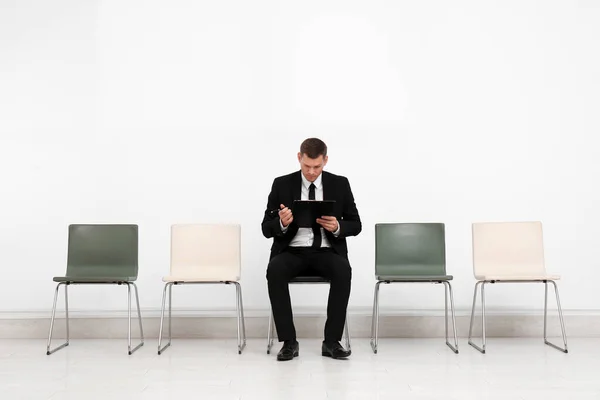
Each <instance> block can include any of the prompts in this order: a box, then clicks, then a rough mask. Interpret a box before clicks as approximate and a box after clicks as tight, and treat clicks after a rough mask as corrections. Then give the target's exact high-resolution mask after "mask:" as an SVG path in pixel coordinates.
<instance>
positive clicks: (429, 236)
mask: <svg viewBox="0 0 600 400" xmlns="http://www.w3.org/2000/svg"><path fill="white" fill-rule="evenodd" d="M375 275H377V276H433V275H437V276H439V275H446V239H445V227H444V224H442V223H400V224H376V225H375Z"/></svg>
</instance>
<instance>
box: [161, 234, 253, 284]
mask: <svg viewBox="0 0 600 400" xmlns="http://www.w3.org/2000/svg"><path fill="white" fill-rule="evenodd" d="M241 253H242V252H241V226H240V225H233V224H232V225H227V224H179V225H173V226H172V227H171V275H173V276H179V277H184V278H190V279H195V278H197V279H215V280H237V279H240V275H241V265H242V260H241Z"/></svg>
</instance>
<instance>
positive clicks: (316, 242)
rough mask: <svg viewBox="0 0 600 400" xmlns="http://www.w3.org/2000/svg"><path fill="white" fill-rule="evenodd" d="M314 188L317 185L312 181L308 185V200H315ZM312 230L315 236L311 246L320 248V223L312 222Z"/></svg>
mask: <svg viewBox="0 0 600 400" xmlns="http://www.w3.org/2000/svg"><path fill="white" fill-rule="evenodd" d="M316 188H317V187H316V186H315V184H314V183H311V184H310V186H309V187H308V199H309V200H316V197H315V189H316ZM312 230H313V234H314V236H315V237H314V240H313V244H312V247H315V248H320V247H321V225H319V224H317V222H316V221H315V222H313V226H312Z"/></svg>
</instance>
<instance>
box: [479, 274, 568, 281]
mask: <svg viewBox="0 0 600 400" xmlns="http://www.w3.org/2000/svg"><path fill="white" fill-rule="evenodd" d="M475 279H477V280H478V281H557V280H559V279H560V275H547V274H546V275H543V274H540V275H475Z"/></svg>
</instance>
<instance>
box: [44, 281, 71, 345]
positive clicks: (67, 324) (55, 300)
mask: <svg viewBox="0 0 600 400" xmlns="http://www.w3.org/2000/svg"><path fill="white" fill-rule="evenodd" d="M61 286H64V287H65V322H66V334H67V340H66V342H65V343H63V344H61V345H60V346H58V347H56V348H55V349H52V350H50V345H51V344H52V333H53V330H54V320H55V317H56V302H57V300H58V292H59V289H60V287H61ZM68 286H69V284H68V283H65V282H60V283H59V284H57V285H56V289H55V291H54V305H53V306H52V318H51V319H50V332H49V333H48V344H47V346H46V355H48V356H49V355H50V354H53V353H55V352H57V351H58V350H60V349H62V348H64V347H67V346H68V345H69V294H68Z"/></svg>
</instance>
